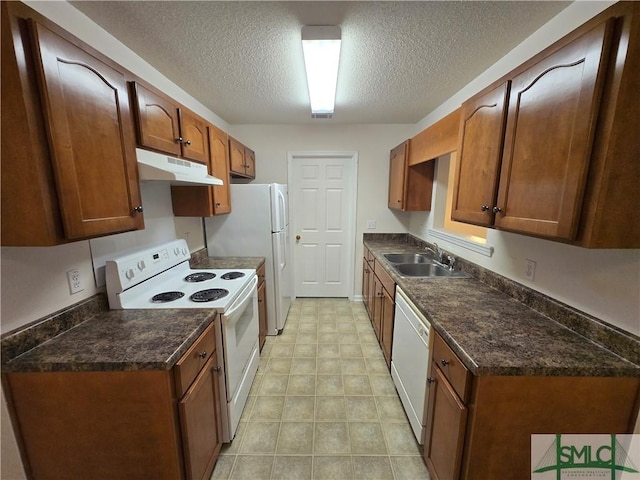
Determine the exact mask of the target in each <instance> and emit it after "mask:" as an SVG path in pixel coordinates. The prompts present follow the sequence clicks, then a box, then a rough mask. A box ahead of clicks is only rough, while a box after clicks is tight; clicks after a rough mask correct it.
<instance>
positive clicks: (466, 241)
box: [427, 228, 493, 257]
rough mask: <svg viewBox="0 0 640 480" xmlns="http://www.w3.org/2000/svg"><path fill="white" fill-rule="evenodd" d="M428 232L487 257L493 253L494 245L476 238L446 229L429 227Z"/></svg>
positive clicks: (434, 236)
mask: <svg viewBox="0 0 640 480" xmlns="http://www.w3.org/2000/svg"><path fill="white" fill-rule="evenodd" d="M427 233H428V234H429V235H430V236H432V237H433V238H436V239H438V240H444V241H445V242H448V243H452V244H454V245H457V246H458V247H462V248H466V249H467V250H471V251H472V252H475V253H479V254H480V255H484V256H485V257H490V256H492V255H493V245H490V244H488V243H479V242H476V241H474V240H471V237H467V236H463V235H456V234H453V233H450V232H446V231H444V230H436V229H433V228H430V229H428V230H427Z"/></svg>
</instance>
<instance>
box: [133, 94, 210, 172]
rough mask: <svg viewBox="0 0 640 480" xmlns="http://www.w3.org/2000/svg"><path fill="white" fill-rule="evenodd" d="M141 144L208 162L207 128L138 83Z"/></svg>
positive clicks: (136, 95) (138, 122) (169, 101)
mask: <svg viewBox="0 0 640 480" xmlns="http://www.w3.org/2000/svg"><path fill="white" fill-rule="evenodd" d="M133 89H134V92H135V97H136V102H135V105H136V114H137V115H136V118H137V126H138V142H139V144H140V145H141V146H143V147H148V148H151V149H154V150H160V151H162V152H165V153H168V154H171V155H175V156H182V157H184V158H187V159H189V160H194V161H196V162H201V163H207V162H208V139H207V124H206V122H205V121H204V120H202V119H201V118H200V117H198V116H197V115H195V114H193V113H191V112H189V111H188V110H187V109H185V108H183V107H179V106H178V105H176V104H175V102H174V101H173V100H172V99H170V98H169V97H166V96H165V95H163V94H161V93H159V92H156V91H153V90H151V89H150V88H147V87H145V86H143V85H141V84H140V83H137V82H136V83H134V85H133Z"/></svg>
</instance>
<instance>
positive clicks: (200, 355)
mask: <svg viewBox="0 0 640 480" xmlns="http://www.w3.org/2000/svg"><path fill="white" fill-rule="evenodd" d="M198 356H199V357H200V358H207V352H200V353H199V354H198Z"/></svg>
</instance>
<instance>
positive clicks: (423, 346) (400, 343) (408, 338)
mask: <svg viewBox="0 0 640 480" xmlns="http://www.w3.org/2000/svg"><path fill="white" fill-rule="evenodd" d="M430 333H431V324H430V323H429V322H428V321H427V319H426V318H425V317H424V315H422V314H421V313H420V312H419V311H418V309H417V308H416V306H415V305H414V304H413V303H412V302H411V300H409V298H408V297H407V294H406V293H404V292H403V291H402V289H400V287H396V308H395V321H394V326H393V352H392V355H391V376H392V377H393V383H395V385H396V389H397V390H398V394H399V395H400V400H401V401H402V405H403V406H404V410H405V412H406V413H407V417H408V418H409V423H410V424H411V428H412V429H413V433H414V435H415V436H416V439H417V440H418V443H420V444H422V443H423V440H422V437H423V435H422V433H423V430H424V402H425V393H426V387H427V374H428V369H429V363H430V362H429V357H430V354H429V350H430V349H431V345H432V343H433V342H432V340H431V335H430Z"/></svg>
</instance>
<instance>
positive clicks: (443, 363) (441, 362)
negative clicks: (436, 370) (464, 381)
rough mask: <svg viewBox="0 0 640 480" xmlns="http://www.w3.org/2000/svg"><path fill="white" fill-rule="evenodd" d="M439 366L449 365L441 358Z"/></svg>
mask: <svg viewBox="0 0 640 480" xmlns="http://www.w3.org/2000/svg"><path fill="white" fill-rule="evenodd" d="M440 365H442V366H443V367H446V366H447V365H449V362H448V361H447V360H445V359H444V358H443V359H442V360H440Z"/></svg>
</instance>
